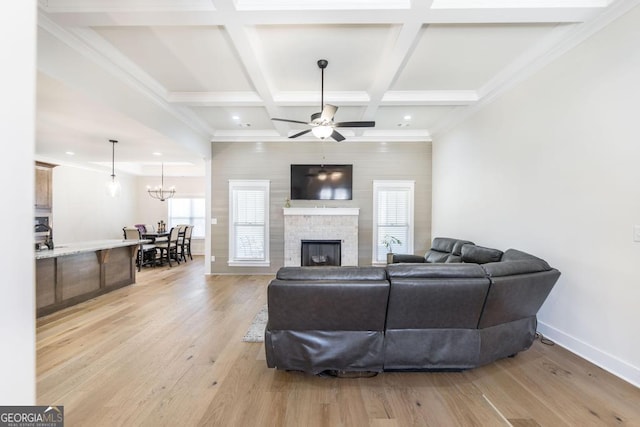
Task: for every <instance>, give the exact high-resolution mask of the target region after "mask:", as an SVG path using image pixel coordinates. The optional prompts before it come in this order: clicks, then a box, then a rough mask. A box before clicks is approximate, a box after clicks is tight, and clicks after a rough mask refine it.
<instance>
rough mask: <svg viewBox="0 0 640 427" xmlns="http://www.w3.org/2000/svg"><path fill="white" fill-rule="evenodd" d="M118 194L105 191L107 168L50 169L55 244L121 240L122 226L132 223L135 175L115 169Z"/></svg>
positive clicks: (133, 218)
mask: <svg viewBox="0 0 640 427" xmlns="http://www.w3.org/2000/svg"><path fill="white" fill-rule="evenodd" d="M116 176H117V178H118V180H119V181H120V183H121V185H122V192H121V194H120V197H117V198H112V197H110V196H108V195H107V194H106V192H105V185H106V183H107V181H108V180H109V179H110V171H106V172H99V171H94V170H90V169H83V168H79V167H73V166H57V167H55V168H54V169H53V211H52V213H53V238H54V242H55V243H56V244H58V245H59V244H61V243H72V242H82V241H87V240H103V239H122V227H124V226H127V225H130V224H132V223H134V221H135V219H136V218H137V215H136V178H135V177H132V176H130V175H127V174H124V173H121V172H118V171H116Z"/></svg>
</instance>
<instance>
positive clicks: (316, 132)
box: [311, 125, 333, 139]
mask: <svg viewBox="0 0 640 427" xmlns="http://www.w3.org/2000/svg"><path fill="white" fill-rule="evenodd" d="M311 133H313V136H315V137H316V138H320V139H326V138H329V137H330V136H331V134H332V133H333V128H332V127H331V126H329V125H318V126H314V127H312V128H311Z"/></svg>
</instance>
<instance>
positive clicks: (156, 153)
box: [151, 151, 162, 156]
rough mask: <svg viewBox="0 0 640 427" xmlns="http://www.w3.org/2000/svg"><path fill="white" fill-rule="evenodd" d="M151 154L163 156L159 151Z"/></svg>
mask: <svg viewBox="0 0 640 427" xmlns="http://www.w3.org/2000/svg"><path fill="white" fill-rule="evenodd" d="M151 154H153V155H154V156H162V153H161V152H159V151H156V152H154V153H151Z"/></svg>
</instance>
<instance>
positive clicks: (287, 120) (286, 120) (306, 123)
mask: <svg viewBox="0 0 640 427" xmlns="http://www.w3.org/2000/svg"><path fill="white" fill-rule="evenodd" d="M271 120H276V121H278V122H288V123H300V124H301V125H308V124H309V123H308V122H301V121H299V120H289V119H276V118H272V119H271Z"/></svg>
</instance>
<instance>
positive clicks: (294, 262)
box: [283, 208, 360, 267]
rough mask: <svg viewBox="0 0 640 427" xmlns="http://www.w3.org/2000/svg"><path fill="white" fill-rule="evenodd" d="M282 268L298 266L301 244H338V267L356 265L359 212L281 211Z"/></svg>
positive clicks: (333, 209)
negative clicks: (316, 241)
mask: <svg viewBox="0 0 640 427" xmlns="http://www.w3.org/2000/svg"><path fill="white" fill-rule="evenodd" d="M283 214H284V265H285V266H287V267H289V266H300V265H301V253H302V241H303V240H338V241H340V242H341V257H340V259H341V262H340V264H341V265H358V216H359V215H360V208H283Z"/></svg>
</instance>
